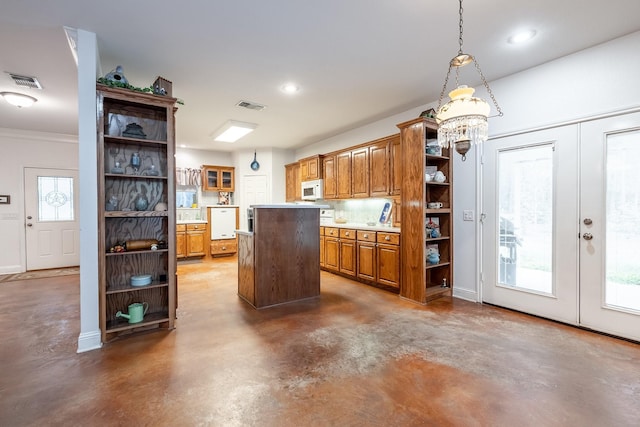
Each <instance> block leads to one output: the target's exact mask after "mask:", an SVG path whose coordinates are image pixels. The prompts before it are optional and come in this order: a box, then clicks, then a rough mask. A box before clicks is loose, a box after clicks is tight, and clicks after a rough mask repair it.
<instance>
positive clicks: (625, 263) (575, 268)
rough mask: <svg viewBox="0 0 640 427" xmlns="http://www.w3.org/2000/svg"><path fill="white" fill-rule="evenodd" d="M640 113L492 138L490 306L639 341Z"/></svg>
mask: <svg viewBox="0 0 640 427" xmlns="http://www.w3.org/2000/svg"><path fill="white" fill-rule="evenodd" d="M638 159H640V113H638V114H628V115H624V116H618V117H614V118H608V119H600V120H594V121H589V122H585V123H581V124H576V125H569V126H563V127H558V128H554V129H547V130H543V131H537V132H531V133H527V134H523V135H515V136H510V137H505V138H498V139H495V140H491V141H488V142H487V143H486V144H485V147H484V165H483V178H484V185H483V199H482V203H483V214H484V216H483V218H484V219H483V225H482V278H483V283H482V299H483V301H485V302H488V303H491V304H496V305H500V306H504V307H508V308H512V309H515V310H519V311H523V312H526V313H530V314H534V315H538V316H542V317H546V318H549V319H554V320H559V321H562V322H565V323H569V324H575V325H580V326H584V327H588V328H591V329H594V330H597V331H601V332H606V333H611V334H614V335H618V336H622V337H626V338H630V339H634V340H640V262H638V261H637V256H636V252H637V251H638V249H639V248H640V185H638V183H639V182H640V167H638V165H637V162H638Z"/></svg>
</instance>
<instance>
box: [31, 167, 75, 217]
mask: <svg viewBox="0 0 640 427" xmlns="http://www.w3.org/2000/svg"><path fill="white" fill-rule="evenodd" d="M73 220H74V212H73V178H71V177H57V176H39V177H38V221H73Z"/></svg>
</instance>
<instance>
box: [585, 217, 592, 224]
mask: <svg viewBox="0 0 640 427" xmlns="http://www.w3.org/2000/svg"><path fill="white" fill-rule="evenodd" d="M582 222H584V225H591V224H593V221H592V220H591V218H585V219H584V221H582Z"/></svg>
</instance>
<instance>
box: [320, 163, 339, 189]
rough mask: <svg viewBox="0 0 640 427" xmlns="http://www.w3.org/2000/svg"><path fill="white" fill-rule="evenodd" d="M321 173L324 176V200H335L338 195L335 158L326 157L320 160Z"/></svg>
mask: <svg viewBox="0 0 640 427" xmlns="http://www.w3.org/2000/svg"><path fill="white" fill-rule="evenodd" d="M322 173H323V176H324V198H325V199H335V198H336V196H337V195H338V186H337V181H336V157H335V156H328V157H325V158H324V159H322Z"/></svg>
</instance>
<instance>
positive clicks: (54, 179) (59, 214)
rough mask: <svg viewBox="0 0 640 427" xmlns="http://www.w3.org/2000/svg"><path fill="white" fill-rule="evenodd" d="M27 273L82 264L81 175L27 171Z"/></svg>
mask: <svg viewBox="0 0 640 427" xmlns="http://www.w3.org/2000/svg"><path fill="white" fill-rule="evenodd" d="M24 188H25V198H24V199H25V234H26V236H25V241H26V254H27V270H40V269H45V268H58V267H69V266H76V265H79V264H80V245H79V242H80V241H79V234H80V233H79V219H78V171H76V170H67V169H37V168H25V170H24Z"/></svg>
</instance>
